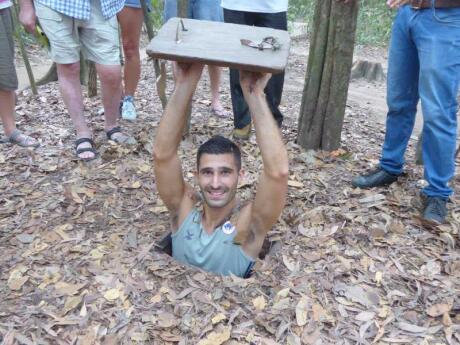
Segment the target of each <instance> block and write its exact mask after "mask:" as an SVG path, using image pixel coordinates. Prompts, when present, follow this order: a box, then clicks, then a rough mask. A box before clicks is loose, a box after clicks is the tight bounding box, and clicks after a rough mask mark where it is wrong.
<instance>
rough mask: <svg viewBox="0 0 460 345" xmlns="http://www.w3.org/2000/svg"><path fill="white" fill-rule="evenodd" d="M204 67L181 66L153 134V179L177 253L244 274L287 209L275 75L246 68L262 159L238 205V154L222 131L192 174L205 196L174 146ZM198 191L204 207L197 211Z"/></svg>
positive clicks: (199, 155) (201, 152)
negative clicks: (253, 187) (190, 179)
mask: <svg viewBox="0 0 460 345" xmlns="http://www.w3.org/2000/svg"><path fill="white" fill-rule="evenodd" d="M202 69H203V66H202V65H200V64H179V65H178V66H177V70H176V85H175V89H174V92H173V94H172V95H171V98H170V99H169V102H168V105H167V106H166V109H165V113H164V115H163V117H162V118H161V122H160V126H159V127H158V131H157V133H156V137H155V144H154V166H155V181H156V185H157V188H158V192H159V194H160V197H161V199H162V200H163V202H164V203H165V205H166V207H167V208H168V210H169V212H170V217H171V224H172V232H173V234H172V236H171V237H172V255H173V257H174V258H175V259H176V260H178V261H181V262H183V263H186V264H189V265H194V266H197V267H201V268H203V269H205V270H207V271H210V272H214V273H216V274H221V275H230V274H234V275H237V276H240V277H245V276H247V275H248V273H249V271H250V270H251V268H252V266H253V264H254V262H255V260H256V259H257V257H258V255H259V252H260V250H261V248H262V245H263V243H264V239H265V236H266V235H267V233H268V231H269V230H270V228H271V227H272V225H273V224H274V223H275V222H276V221H277V219H278V217H279V215H280V214H281V211H282V210H283V208H284V204H285V201H286V193H287V181H288V176H289V167H288V156H287V151H286V147H285V146H284V143H283V140H282V139H281V135H280V131H279V129H278V127H277V125H276V123H275V121H274V120H273V115H272V114H271V112H270V108H269V106H268V104H267V101H266V98H265V94H264V89H265V85H266V84H267V81H268V79H269V78H270V75H268V74H262V73H253V72H244V71H243V72H241V86H242V90H243V94H244V97H245V98H246V101H247V102H248V106H249V108H250V110H251V116H252V119H253V121H254V126H255V129H256V138H257V144H258V145H259V148H260V152H261V155H262V161H263V169H262V170H261V173H260V177H259V182H258V186H257V192H256V195H255V198H254V200H252V201H250V202H248V203H247V204H245V205H239V202H238V199H237V198H236V193H237V186H238V180H239V179H240V178H241V177H242V176H243V170H242V169H241V152H240V150H239V148H238V146H236V145H235V143H233V142H232V141H230V140H229V139H227V138H224V137H222V136H214V137H212V138H211V139H209V140H208V141H206V142H205V143H204V144H202V145H201V146H200V147H199V149H198V152H197V161H196V169H197V170H196V173H195V177H196V180H197V184H198V186H199V188H200V192H201V193H200V194H199V193H197V192H196V191H195V190H194V189H193V187H192V186H191V185H190V184H188V183H186V182H185V181H184V178H183V175H184V174H183V171H182V166H181V162H180V159H179V156H178V152H177V150H178V148H179V144H180V141H181V138H182V133H183V129H184V126H185V124H186V122H187V111H186V110H187V105H188V104H189V102H190V100H191V98H192V96H193V93H194V92H195V89H196V85H197V83H198V81H199V79H200V76H201V72H202ZM198 195H200V196H201V199H202V200H201V202H202V205H203V211H200V210H198V209H197V208H196V206H197V205H196V203H197V202H198V201H199V199H200V198H199V197H198Z"/></svg>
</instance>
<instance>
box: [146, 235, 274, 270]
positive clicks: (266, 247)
mask: <svg viewBox="0 0 460 345" xmlns="http://www.w3.org/2000/svg"><path fill="white" fill-rule="evenodd" d="M280 247H281V243H280V242H278V241H270V240H269V239H268V238H267V237H266V238H265V240H264V244H263V245H262V249H261V250H260V253H259V259H260V260H264V259H265V257H266V256H267V255H268V254H270V253H274V252H276V251H277V250H279V248H280ZM154 248H155V250H156V251H157V252H161V253H165V254H167V255H169V256H172V239H171V233H170V232H169V233H167V234H166V235H165V236H163V237H162V238H161V239H160V240H159V241H158V242H157V243H155V246H154ZM251 275H252V270H251V271H249V272H248V274H247V275H246V276H245V277H244V278H249V277H250V276H251Z"/></svg>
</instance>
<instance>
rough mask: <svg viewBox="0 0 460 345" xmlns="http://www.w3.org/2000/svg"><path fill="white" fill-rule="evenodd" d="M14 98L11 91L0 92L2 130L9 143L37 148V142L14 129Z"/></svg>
mask: <svg viewBox="0 0 460 345" xmlns="http://www.w3.org/2000/svg"><path fill="white" fill-rule="evenodd" d="M15 101H16V97H15V94H14V91H12V90H0V118H1V119H2V123H3V130H4V132H5V135H6V137H7V138H8V140H9V141H10V143H13V144H17V145H20V146H23V147H37V146H39V143H38V141H37V140H36V139H35V138H32V137H30V136H28V135H26V134H24V133H22V132H19V131H18V130H17V128H16V123H15V120H14V104H15Z"/></svg>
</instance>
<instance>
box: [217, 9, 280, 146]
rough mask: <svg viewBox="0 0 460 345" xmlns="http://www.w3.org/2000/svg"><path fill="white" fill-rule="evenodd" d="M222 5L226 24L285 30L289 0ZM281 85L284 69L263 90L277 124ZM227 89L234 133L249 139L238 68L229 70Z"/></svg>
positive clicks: (249, 126)
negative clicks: (228, 87) (228, 86)
mask: <svg viewBox="0 0 460 345" xmlns="http://www.w3.org/2000/svg"><path fill="white" fill-rule="evenodd" d="M222 7H223V8H224V21H225V22H226V23H233V24H244V25H251V26H262V27H267V28H272V29H279V30H287V9H288V0H251V1H247V0H222ZM283 84H284V72H283V73H278V74H275V75H273V76H272V78H271V79H270V81H269V82H268V84H267V88H266V89H265V93H266V95H267V102H268V105H269V107H270V110H271V112H272V113H273V116H274V117H275V120H276V122H277V124H278V126H279V127H281V125H282V123H283V114H282V113H281V111H280V109H279V105H280V102H281V96H282V94H283ZM230 90H231V95H232V107H233V121H234V126H235V129H234V130H233V136H234V137H235V138H238V139H249V137H250V135H251V116H250V115H249V107H248V105H247V103H246V102H245V100H244V97H243V91H242V90H241V85H240V77H239V74H238V70H237V69H234V68H231V69H230Z"/></svg>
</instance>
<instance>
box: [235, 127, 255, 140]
mask: <svg viewBox="0 0 460 345" xmlns="http://www.w3.org/2000/svg"><path fill="white" fill-rule="evenodd" d="M251 129H252V126H251V124H249V125H247V126H244V127H243V128H235V129H234V130H233V132H232V135H233V137H234V138H236V139H243V140H248V139H249V137H250V136H251Z"/></svg>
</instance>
